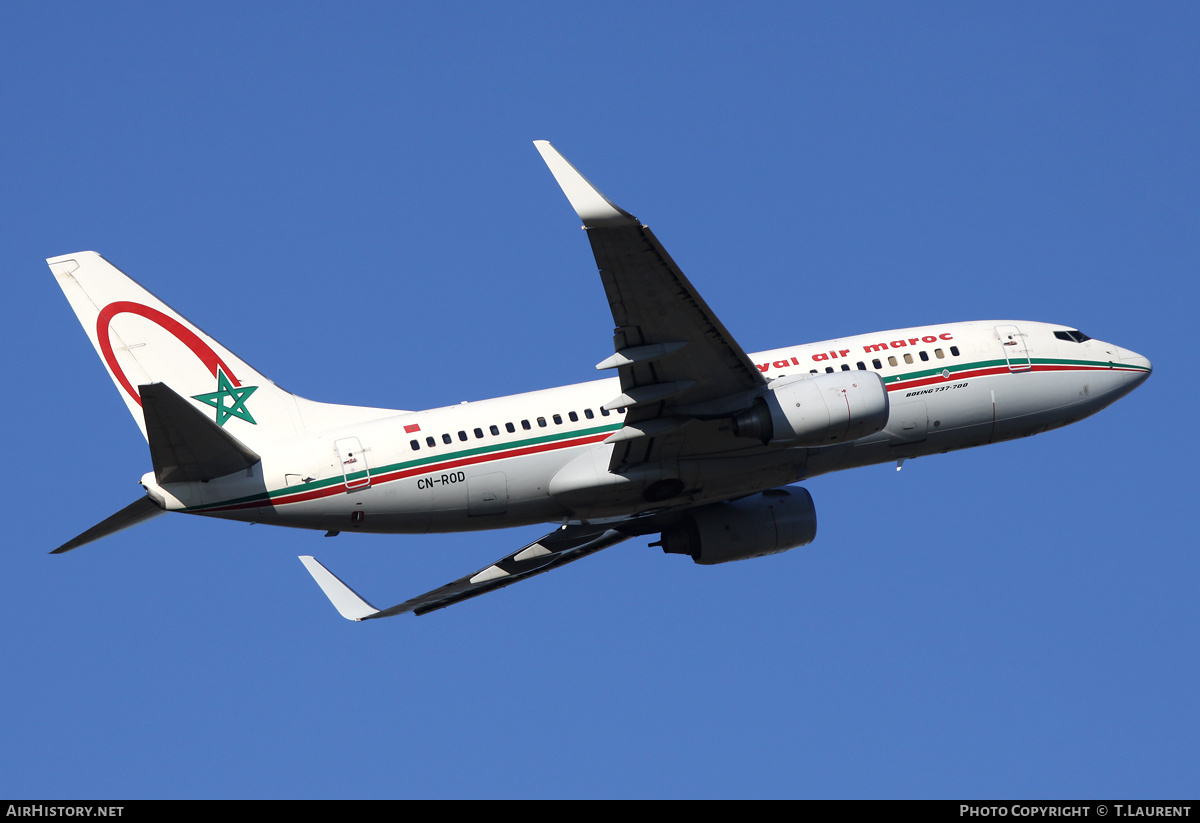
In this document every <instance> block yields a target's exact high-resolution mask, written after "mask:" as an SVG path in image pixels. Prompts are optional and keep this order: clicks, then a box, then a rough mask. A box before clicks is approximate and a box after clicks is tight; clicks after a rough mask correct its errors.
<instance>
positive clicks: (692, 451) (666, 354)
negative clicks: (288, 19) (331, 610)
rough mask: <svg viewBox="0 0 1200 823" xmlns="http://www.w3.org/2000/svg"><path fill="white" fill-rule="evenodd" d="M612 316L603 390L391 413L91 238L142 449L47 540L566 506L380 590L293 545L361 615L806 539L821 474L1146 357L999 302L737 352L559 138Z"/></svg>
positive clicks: (717, 559) (1062, 400)
mask: <svg viewBox="0 0 1200 823" xmlns="http://www.w3.org/2000/svg"><path fill="white" fill-rule="evenodd" d="M535 145H536V146H537V148H538V151H540V152H541V154H542V157H543V159H544V160H545V161H546V163H547V165H548V166H549V167H550V171H551V172H552V173H553V174H554V177H555V179H556V180H557V181H558V184H559V185H560V186H561V187H562V190H563V192H564V193H565V194H566V196H567V199H568V200H569V201H570V203H571V205H572V206H573V207H574V209H575V211H576V213H577V214H578V215H579V217H580V219H581V220H582V221H583V225H584V228H585V229H586V230H587V236H588V240H589V241H590V242H591V245H592V252H593V253H594V254H595V257H596V264H597V265H598V266H599V270H600V279H601V281H602V282H603V284H604V290H605V293H606V294H607V296H608V302H609V306H610V308H611V309H612V315H613V321H614V324H615V326H616V330H615V332H614V335H613V348H614V353H613V354H612V356H611V357H608V358H607V359H605V360H604V361H603V362H601V363H600V364H598V365H597V366H596V368H597V369H601V370H612V371H615V374H616V376H615V377H610V378H608V379H605V380H597V381H595V382H591V383H582V384H579V385H575V386H564V387H562V388H557V389H547V390H545V391H538V392H531V393H528V394H519V395H513V396H511V397H500V398H497V399H494V400H483V401H479V402H473V403H463V404H461V405H457V406H449V407H446V408H440V409H429V410H427V411H415V412H412V411H395V410H390V409H373V408H364V407H359V406H340V405H332V404H327V403H317V402H313V401H311V400H305V399H304V398H302V397H297V396H295V395H293V394H290V393H288V392H286V391H284V390H283V389H281V388H279V387H278V386H276V385H275V384H273V383H272V382H271V381H270V380H268V379H267V378H266V377H264V376H263V375H262V374H260V373H259V372H257V371H256V370H255V369H254V368H253V367H251V366H250V365H249V364H247V363H246V362H245V361H243V360H241V359H239V358H238V357H237V356H236V355H234V354H233V353H232V352H231V351H229V350H228V349H226V348H225V347H224V346H222V345H221V344H220V343H218V342H217V341H215V340H213V339H212V338H211V337H209V336H208V335H206V334H205V333H204V332H202V331H200V329H199V328H197V327H196V326H194V325H192V324H191V323H190V322H188V321H187V320H186V319H184V318H183V316H182V315H180V314H178V313H177V312H175V311H174V310H172V309H171V308H170V307H169V306H167V305H166V304H164V303H163V302H162V301H160V300H158V299H157V298H156V297H154V295H152V294H150V293H149V292H148V291H146V290H145V289H143V288H142V287H141V286H139V285H138V284H137V283H135V282H134V281H133V280H131V279H130V278H128V277H127V276H125V275H124V274H123V273H122V272H121V271H119V270H118V269H117V268H115V267H114V266H112V265H111V264H110V263H109V262H108V261H106V260H105V259H104V258H102V257H101V256H100V255H98V254H96V253H95V252H80V253H78V254H68V255H64V256H62V257H55V258H52V259H50V260H49V261H48V262H49V264H50V269H51V271H53V272H54V276H55V277H56V278H57V279H58V283H59V285H60V286H61V287H62V290H63V292H64V293H65V294H66V296H67V299H68V300H69V301H70V303H71V306H72V308H73V309H74V310H75V313H76V314H77V315H78V317H79V320H80V322H81V323H82V324H83V327H84V330H85V331H86V332H87V334H88V337H89V338H90V339H91V341H92V345H93V346H95V348H96V351H97V352H98V353H99V354H100V358H101V360H102V361H103V363H104V366H105V368H107V369H108V373H109V375H110V376H111V377H112V380H113V382H114V383H115V384H116V386H117V390H118V392H119V393H120V395H121V397H122V398H123V399H124V401H125V404H126V405H127V406H128V407H129V411H130V413H132V415H133V418H134V420H135V421H137V424H138V426H140V427H141V429H142V433H143V434H144V435H145V437H146V440H147V443H148V444H149V447H150V460H151V463H152V465H153V471H151V472H148V473H147V474H146V475H145V476H144V477H142V480H141V483H142V486H143V487H144V488H145V490H146V496H145V497H143V498H141V499H140V500H138V501H137V502H135V503H133V504H132V505H130V506H127V507H126V508H125V509H122V510H121V511H120V512H118V513H117V514H115V515H113V516H112V517H109V518H108V519H107V520H105V521H103V522H102V523H100V524H98V525H97V526H95V527H93V528H91V529H89V530H88V531H86V532H84V533H83V534H81V535H79V536H78V537H76V538H75V539H74V540H71V541H70V542H68V543H66V544H64V545H63V546H61V547H59V548H58V549H56V550H55V552H65V551H69V550H70V549H74V548H77V547H78V546H81V545H83V544H84V543H88V542H90V541H92V540H95V539H97V538H100V537H103V536H105V535H108V534H111V533H113V532H116V531H119V530H120V529H123V528H126V527H128V526H131V525H134V524H135V523H139V522H141V521H143V520H146V519H148V518H150V517H153V516H155V515H158V514H160V513H162V512H186V513H189V514H201V515H206V516H209V517H220V518H225V519H228V520H241V521H246V522H250V523H269V524H274V525H279V526H294V527H298V528H305V529H320V530H323V531H326V532H328V533H330V534H336V533H338V532H343V531H360V532H377V533H378V532H382V533H414V534H415V533H424V532H451V531H468V530H479V529H494V528H502V527H507V526H521V525H528V524H531V523H556V524H559V525H558V526H557V527H556V528H555V529H554V531H552V532H550V533H549V534H547V535H546V536H545V537H542V538H540V539H539V540H536V541H534V542H533V543H530V544H529V545H527V546H525V547H523V548H521V549H519V550H518V551H515V552H513V553H512V554H509V555H508V556H507V557H504V558H502V559H500V560H498V561H496V562H495V563H493V564H492V565H490V566H488V567H487V568H484V569H481V570H480V571H478V572H475V573H474V574H471V575H468V576H467V577H463V578H461V579H459V580H456V581H454V582H452V583H449V584H447V585H445V586H443V587H441V588H439V589H435V590H433V591H431V592H427V593H425V594H423V595H420V596H418V597H415V598H413V599H411V600H408V601H406V602H404V603H401V604H399V605H397V606H392V607H391V608H386V609H376V608H375V607H374V606H372V605H370V604H369V603H367V602H366V601H365V600H363V599H362V598H361V597H360V596H358V595H357V594H356V593H355V592H354V591H353V590H351V589H350V588H349V587H348V586H346V585H345V584H344V583H343V582H342V581H340V580H339V579H338V578H337V577H335V576H334V575H333V574H332V573H330V572H329V571H328V570H327V569H326V568H325V567H324V566H322V565H321V564H320V563H318V562H317V561H316V560H315V559H314V558H312V557H302V558H300V559H301V560H302V561H303V563H304V565H305V566H306V567H307V569H308V571H309V572H310V573H311V574H312V576H313V578H314V579H315V580H316V582H317V583H318V584H319V585H320V587H321V588H322V590H324V592H325V594H326V595H327V596H328V597H329V599H330V600H331V601H332V602H333V604H334V606H335V607H336V608H337V609H338V611H339V612H341V614H342V615H343V616H345V617H347V618H350V619H353V620H363V619H367V618H372V617H387V616H389V615H393V614H400V613H402V612H410V611H411V612H415V613H416V614H423V613H425V612H428V611H432V610H434V609H439V608H442V607H444V606H448V605H450V604H452V603H457V602H459V601H461V600H466V599H467V598H470V597H475V596H476V595H479V594H483V593H484V592H488V591H491V590H493V589H497V588H501V587H503V586H507V585H509V584H511V583H515V582H517V581H518V580H524V579H525V578H527V577H531V576H533V575H536V574H540V573H542V572H545V571H549V570H550V569H553V568H556V567H558V566H561V565H563V564H565V563H570V562H571V561H573V560H578V559H579V558H581V557H584V556H586V555H588V554H591V553H592V552H595V551H599V550H600V549H603V548H606V547H608V546H611V545H613V544H615V543H618V542H620V541H622V540H626V539H628V538H630V537H634V536H638V535H651V534H658V535H660V539H659V542H658V543H655V544H652V545H659V546H661V547H662V548H663V550H664V551H666V552H672V553H680V554H686V555H690V556H691V557H692V559H693V560H695V562H697V563H704V564H713V563H724V562H726V561H730V560H744V559H747V558H751V557H759V556H762V555H768V554H774V553H776V552H782V551H786V550H788V549H792V548H795V547H797V546H803V545H806V544H807V543H809V542H811V541H812V540H813V538H814V537H815V536H816V528H817V527H816V510H815V508H814V506H813V502H812V498H811V497H810V496H809V494H808V492H807V491H806V490H805V489H803V488H801V487H799V486H793V485H789V484H792V483H796V482H797V481H800V480H804V479H806V478H809V477H814V476H816V475H819V474H824V473H826V472H832V471H839V470H841V469H849V468H853V467H856V466H867V465H871V464H875V463H885V462H892V461H896V462H897V464H898V465H899V463H900V462H902V461H904V460H905V459H907V458H912V457H918V456H920V455H928V454H935V453H939V452H945V451H949V450H951V449H965V448H969V447H971V446H982V445H984V444H987V443H995V442H998V441H1001V440H1010V439H1012V438H1016V437H1024V436H1027V435H1030V434H1037V433H1039V432H1044V431H1047V430H1049V429H1053V428H1057V427H1059V426H1065V425H1067V424H1068V423H1073V422H1075V421H1076V420H1080V419H1082V418H1084V417H1087V416H1088V415H1091V414H1094V413H1095V412H1097V411H1099V410H1100V409H1102V408H1104V407H1105V406H1107V405H1109V404H1110V403H1112V402H1114V401H1115V400H1117V399H1118V398H1120V397H1122V396H1124V395H1125V394H1127V393H1129V392H1130V391H1132V390H1133V389H1134V388H1135V387H1137V386H1138V385H1140V384H1141V383H1142V381H1144V380H1145V379H1146V378H1147V377H1148V376H1149V375H1150V370H1151V366H1150V362H1149V361H1148V360H1147V359H1146V358H1145V357H1142V356H1141V355H1140V354H1135V353H1134V352H1132V351H1128V350H1126V349H1123V348H1120V347H1119V346H1114V345H1112V344H1111V343H1103V342H1101V341H1099V340H1093V339H1091V338H1089V337H1088V336H1087V335H1085V334H1083V333H1081V332H1080V331H1078V330H1076V329H1073V328H1070V327H1067V326H1058V325H1054V324H1051V323H1036V322H1029V321H1018V320H987V321H976V322H968V323H946V324H943V325H937V326H926V327H922V328H913V329H901V330H898V331H889V332H879V333H875V334H865V335H859V336H855V337H843V338H840V339H837V340H827V341H825V342H821V343H810V344H806V345H797V346H790V347H786V348H781V349H774V350H772V351H766V352H760V353H757V354H746V353H745V352H744V351H743V350H742V348H741V346H739V345H738V343H737V341H736V340H735V339H734V338H733V336H732V335H731V334H730V333H729V331H728V330H726V328H725V326H723V325H722V324H721V321H720V320H719V319H717V316H716V315H715V314H714V313H713V312H712V310H711V309H709V307H708V305H707V304H706V303H705V302H704V300H703V299H702V298H701V297H700V294H699V293H698V292H697V291H696V289H695V288H694V287H693V286H692V284H691V283H690V282H688V280H687V278H686V277H684V275H683V273H682V272H681V271H680V270H679V268H678V267H677V266H676V265H675V263H674V261H672V260H671V257H670V255H668V254H667V252H666V251H665V250H664V249H663V247H662V245H660V244H659V242H658V239H657V238H656V237H655V236H654V235H653V234H652V233H651V232H650V230H649V229H647V228H646V227H645V226H643V225H642V224H641V223H640V222H639V221H638V220H637V219H636V218H634V217H633V216H632V215H630V214H629V213H627V212H625V211H623V210H622V209H620V208H618V207H617V206H616V205H614V204H613V203H612V202H611V201H610V200H608V199H607V198H606V197H605V196H604V195H603V194H601V193H600V192H599V191H598V190H597V189H596V188H595V187H594V186H593V185H592V184H591V183H590V182H588V180H587V179H586V178H585V177H583V175H581V174H580V173H579V172H578V171H577V170H576V169H575V167H574V166H572V165H571V164H570V163H568V162H567V161H566V160H565V159H564V158H563V157H562V155H560V154H559V153H558V152H557V151H556V150H555V149H554V148H553V147H552V146H551V145H550V144H549V143H547V142H544V141H538V142H537V143H536V144H535Z"/></svg>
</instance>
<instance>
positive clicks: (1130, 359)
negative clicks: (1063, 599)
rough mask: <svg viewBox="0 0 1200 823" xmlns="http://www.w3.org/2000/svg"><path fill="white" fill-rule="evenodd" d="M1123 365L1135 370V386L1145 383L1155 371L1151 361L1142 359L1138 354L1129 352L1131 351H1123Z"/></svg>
mask: <svg viewBox="0 0 1200 823" xmlns="http://www.w3.org/2000/svg"><path fill="white" fill-rule="evenodd" d="M1121 365H1122V366H1124V367H1125V368H1127V369H1132V370H1133V378H1134V385H1135V386H1139V385H1141V384H1142V383H1143V382H1145V380H1146V378H1147V377H1149V376H1150V372H1152V371H1154V366H1152V365H1151V364H1150V361H1149V359H1147V358H1145V357H1142V356H1141V355H1140V354H1138V353H1137V352H1134V351H1129V349H1121Z"/></svg>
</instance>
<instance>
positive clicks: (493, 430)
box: [488, 426, 500, 435]
mask: <svg viewBox="0 0 1200 823" xmlns="http://www.w3.org/2000/svg"><path fill="white" fill-rule="evenodd" d="M488 431H490V432H491V433H492V434H495V435H499V434H500V427H499V426H488Z"/></svg>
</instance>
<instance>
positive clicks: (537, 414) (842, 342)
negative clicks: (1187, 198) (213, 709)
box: [142, 321, 1150, 533]
mask: <svg viewBox="0 0 1200 823" xmlns="http://www.w3.org/2000/svg"><path fill="white" fill-rule="evenodd" d="M1066 328H1067V327H1064V326H1057V325H1053V324H1046V323H1036V322H1027V321H977V322H969V323H951V324H945V325H938V326H926V327H921V328H913V329H905V330H899V331H890V332H880V333H876V334H865V335H857V336H854V337H846V338H840V339H837V340H828V341H824V342H820V343H811V344H807V345H800V346H792V347H788V348H782V349H774V350H771V351H766V352H760V353H757V354H752V355H750V358H751V360H752V361H753V362H754V363H755V364H756V365H757V366H758V368H759V370H760V371H762V372H763V374H764V375H765V376H766V377H767V379H768V380H774V379H777V378H780V377H789V376H795V375H797V374H809V373H825V372H830V371H833V372H841V371H846V370H849V371H858V370H865V371H873V372H876V373H877V374H878V375H879V376H880V377H882V378H883V380H884V383H885V385H886V388H887V394H888V400H889V406H890V412H889V421H888V424H887V426H886V427H885V428H884V429H883V430H882V431H879V432H877V433H876V434H873V435H870V436H867V437H863V438H861V439H859V440H855V441H852V442H847V443H841V444H838V445H833V446H826V447H821V448H790V449H788V448H778V447H768V446H764V445H763V444H762V443H760V442H759V441H757V440H752V439H748V438H747V439H743V440H739V443H741V442H744V444H745V447H744V448H743V449H735V450H733V451H723V452H721V453H720V454H718V455H711V456H705V455H699V456H681V457H679V458H678V459H677V460H675V461H673V462H672V461H670V460H667V461H661V462H660V463H658V464H656V466H655V468H654V470H653V471H654V476H652V477H651V476H635V475H628V474H621V473H616V474H614V473H610V472H609V471H608V467H609V465H610V458H611V455H612V452H613V450H614V448H618V449H619V448H623V447H624V445H623V444H622V443H617V444H606V443H604V441H605V439H606V438H609V437H610V436H611V435H613V434H614V433H615V432H617V431H618V430H619V429H621V426H622V419H623V414H622V413H621V411H620V410H618V411H614V412H604V411H602V408H601V407H602V406H603V405H604V404H606V403H608V402H609V401H611V400H612V399H613V398H614V397H617V396H618V395H620V393H621V391H620V388H619V386H618V381H617V380H616V378H611V379H608V380H597V381H593V382H589V383H580V384H577V385H573V386H563V387H561V388H555V389H547V390H544V391H538V392H530V393H528V394H519V395H512V396H509V397H500V398H496V399H493V400H483V401H478V402H473V403H463V404H461V405H457V406H448V407H445V408H439V409H430V410H428V411H421V412H394V411H392V412H389V411H386V410H380V409H359V408H355V407H336V406H326V405H324V404H310V403H309V401H301V400H299V399H297V403H298V404H300V405H299V406H298V417H299V418H301V419H303V420H305V421H309V422H308V424H307V425H306V427H305V430H304V432H303V433H302V434H299V435H297V436H295V437H292V438H289V439H286V440H283V441H280V442H278V443H276V444H273V445H272V446H271V447H270V448H269V449H266V450H263V451H262V453H261V457H262V462H261V464H259V465H257V466H254V467H252V468H251V469H249V470H247V471H246V472H245V473H243V474H238V475H234V476H230V477H222V478H218V479H216V480H213V481H210V482H207V483H179V484H174V483H169V484H164V485H159V484H158V483H156V482H155V480H154V474H153V473H149V474H147V475H146V476H145V477H144V478H143V480H142V483H143V485H144V486H145V487H146V489H147V491H148V492H149V493H150V495H151V497H153V498H154V499H155V500H156V501H157V502H159V504H160V505H163V506H164V507H165V508H167V509H169V510H175V511H185V512H190V513H195V514H203V515H208V516H213V517H222V518H228V519H233V520H242V521H250V522H262V523H271V524H275V525H283V526H295V527H300V528H312V529H326V530H329V531H354V530H357V531H364V532H389V533H401V532H403V533H422V532H448V531H467V530H474V529H489V528H498V527H503V526H518V525H525V524H530V523H538V522H579V521H584V520H603V519H605V518H627V517H629V516H632V515H637V514H640V513H643V512H650V511H659V510H663V509H668V508H671V507H677V506H696V505H700V504H703V503H706V502H712V501H719V500H727V499H730V498H733V497H738V496H741V495H745V494H750V493H753V492H756V491H760V490H763V489H769V488H773V487H776V486H780V485H785V484H787V483H792V482H795V481H797V480H801V479H803V478H805V477H812V476H815V475H818V474H824V473H827V472H832V471H837V470H840V469H847V468H852V467H855V466H865V465H870V464H875V463H883V462H888V461H895V460H899V459H903V458H911V457H917V456H921V455H926V454H934V453H938V452H945V451H950V450H952V449H963V448H969V447H971V446H980V445H984V444H986V443H994V442H997V441H1000V440H1008V439H1012V438H1016V437H1024V436H1027V435H1031V434H1038V433H1040V432H1044V431H1047V430H1049V429H1053V428H1057V427H1059V426H1064V425H1067V424H1068V423H1073V422H1075V421H1076V420H1080V419H1082V418H1084V417H1087V416H1088V415H1091V414H1094V413H1095V412H1097V411H1099V410H1100V409H1102V408H1104V407H1105V406H1107V405H1109V404H1110V403H1112V402H1114V401H1115V400H1117V399H1118V398H1120V397H1122V396H1124V395H1125V394H1127V393H1128V392H1130V391H1132V390H1133V388H1135V387H1136V386H1137V385H1139V384H1140V383H1141V382H1142V381H1143V380H1144V379H1145V378H1146V377H1147V376H1148V375H1149V373H1150V364H1149V361H1147V360H1146V359H1145V358H1144V357H1141V356H1140V355H1137V354H1135V353H1133V352H1131V351H1128V350H1125V349H1121V348H1119V347H1117V346H1114V345H1111V344H1108V343H1104V342H1101V341H1099V340H1086V341H1085V342H1074V341H1073V340H1064V339H1060V338H1059V337H1056V336H1055V332H1056V331H1059V332H1060V333H1061V332H1062V330H1064V329H1066ZM310 407H311V408H310ZM332 421H338V422H332ZM728 425H729V420H728V418H726V419H723V420H707V421H705V420H695V421H692V422H690V423H689V424H688V425H687V426H685V427H684V429H683V430H682V432H683V434H682V435H681V437H680V438H679V439H680V442H681V443H686V437H687V432H688V431H689V430H692V429H693V428H695V429H696V430H699V429H701V428H704V427H710V428H713V427H716V428H720V427H723V426H724V427H728ZM681 454H687V451H686V449H684V450H683V451H682V452H681ZM668 475H670V476H671V477H672V478H676V479H678V480H681V481H682V488H683V490H682V491H681V492H680V493H679V494H678V496H676V497H673V498H670V499H667V500H654V501H650V500H647V499H646V497H645V496H644V495H643V492H644V490H645V488H646V486H647V484H648V483H651V482H653V481H655V480H661V479H663V478H664V477H666V476H668ZM581 477H582V478H585V480H584V481H583V482H580V481H579V478H581Z"/></svg>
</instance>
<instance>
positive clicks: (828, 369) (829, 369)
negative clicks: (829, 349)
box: [825, 366, 833, 374]
mask: <svg viewBox="0 0 1200 823" xmlns="http://www.w3.org/2000/svg"><path fill="white" fill-rule="evenodd" d="M825 373H826V374H833V366H826V367H825Z"/></svg>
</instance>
